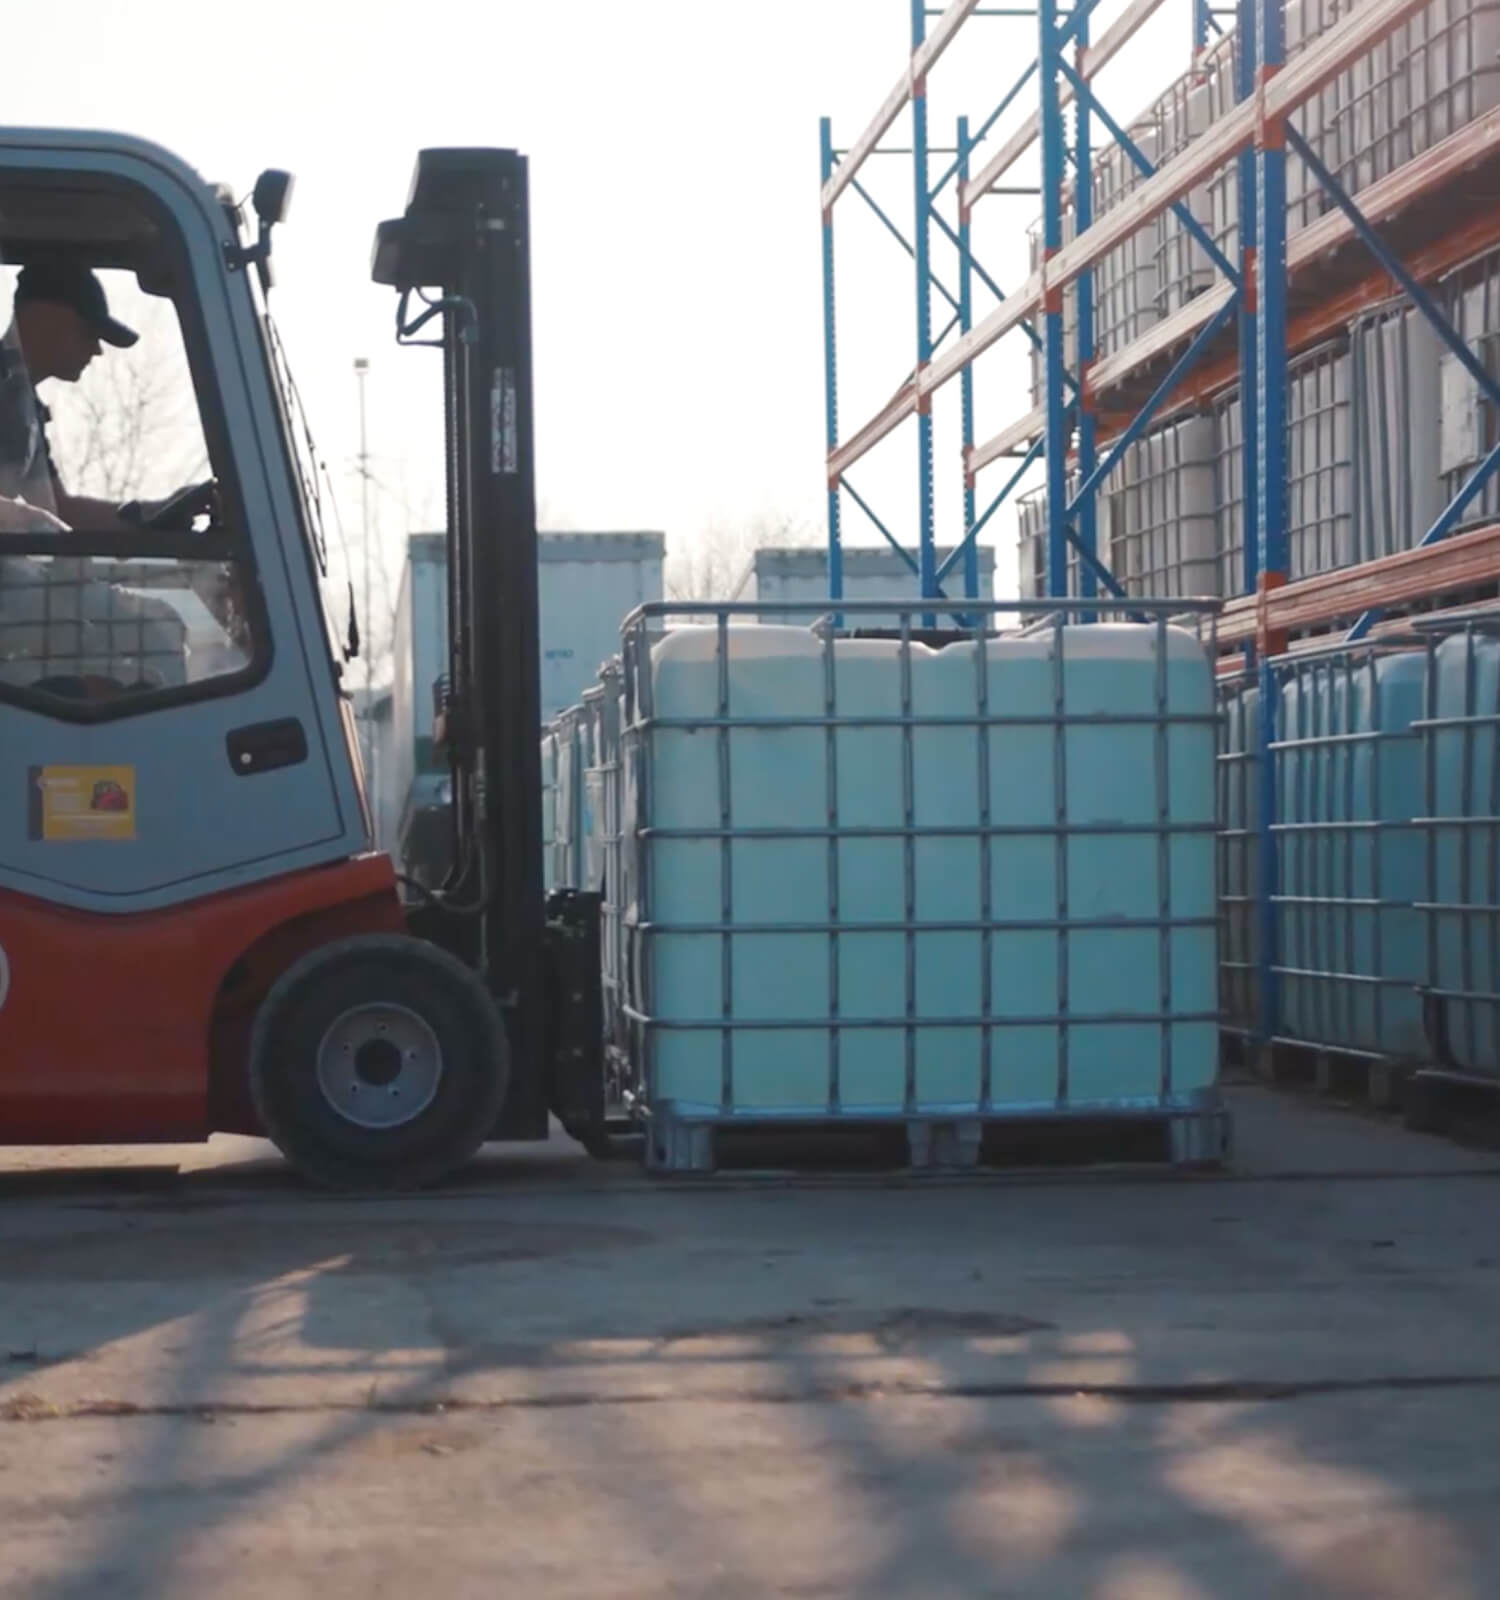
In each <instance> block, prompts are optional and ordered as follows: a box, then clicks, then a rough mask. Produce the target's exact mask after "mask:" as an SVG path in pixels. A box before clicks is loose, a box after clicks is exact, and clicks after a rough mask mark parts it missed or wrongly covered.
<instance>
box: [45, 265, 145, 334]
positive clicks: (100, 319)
mask: <svg viewBox="0 0 1500 1600" xmlns="http://www.w3.org/2000/svg"><path fill="white" fill-rule="evenodd" d="M23 300H52V301H55V302H57V303H58V304H59V305H65V306H71V307H72V308H73V310H74V311H76V312H77V313H78V315H79V316H80V317H82V318H83V320H84V322H85V323H86V324H87V325H88V326H89V327H90V328H92V329H93V331H94V332H95V333H96V334H97V335H98V336H99V337H100V338H101V339H102V340H103V341H104V342H105V343H106V344H112V345H114V346H115V347H116V349H119V350H128V349H129V348H130V347H131V345H133V344H134V343H135V342H136V340H137V339H138V338H140V335H139V334H138V333H137V332H136V331H135V329H134V328H127V327H126V326H125V324H124V323H123V322H117V321H116V320H115V318H113V317H112V316H110V314H109V301H108V300H107V299H106V298H105V295H104V285H103V284H101V283H100V282H99V279H98V278H97V277H96V276H95V275H94V274H93V273H92V272H91V271H89V269H88V268H87V267H81V266H76V265H74V264H73V263H71V262H67V261H33V262H31V263H30V264H29V265H27V266H25V267H22V268H21V271H20V274H19V276H18V277H17V279H16V303H17V304H18V305H19V304H20V303H21V302H22V301H23Z"/></svg>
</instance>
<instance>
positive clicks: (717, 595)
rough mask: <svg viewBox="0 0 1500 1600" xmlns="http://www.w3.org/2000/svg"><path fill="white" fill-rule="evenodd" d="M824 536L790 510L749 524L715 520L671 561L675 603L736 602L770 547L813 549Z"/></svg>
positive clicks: (669, 580) (669, 581) (668, 577)
mask: <svg viewBox="0 0 1500 1600" xmlns="http://www.w3.org/2000/svg"><path fill="white" fill-rule="evenodd" d="M821 538H822V532H821V530H820V529H819V528H817V527H815V526H814V525H813V524H812V523H810V522H807V521H805V520H802V519H799V518H796V517H792V516H789V515H787V514H786V513H784V512H763V513H761V514H759V515H757V516H753V517H750V518H748V519H747V520H746V521H744V522H733V523H729V522H714V523H710V524H709V526H708V527H706V528H704V529H703V530H702V531H701V532H700V533H699V534H698V536H697V537H696V538H694V539H691V540H689V541H687V542H686V543H685V544H684V545H682V546H679V547H678V548H676V549H674V550H673V551H672V552H671V554H670V555H669V556H668V557H667V570H666V573H665V588H666V594H667V598H668V599H669V600H705V601H711V600H721V601H722V600H731V599H733V598H734V595H735V592H736V590H737V588H738V587H739V585H740V583H741V581H742V580H743V579H744V577H745V575H746V573H747V572H748V570H749V567H750V563H751V562H752V561H753V560H754V559H755V552H756V551H757V550H759V549H761V548H762V547H764V546H767V545H771V546H787V545H792V546H798V547H801V546H807V547H811V546H813V545H815V544H817V543H818V542H819V540H820V539H821Z"/></svg>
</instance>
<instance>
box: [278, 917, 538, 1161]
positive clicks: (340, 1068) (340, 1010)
mask: <svg viewBox="0 0 1500 1600" xmlns="http://www.w3.org/2000/svg"><path fill="white" fill-rule="evenodd" d="M509 1083H510V1052H509V1046H508V1044H507V1040H506V1034H505V1026H504V1023H503V1021H502V1019H501V1016H500V1012H499V1009H498V1008H497V1007H496V1005H495V1003H494V1001H493V1000H492V999H491V997H490V994H489V991H488V990H487V989H486V988H485V986H484V984H483V983H482V982H481V981H480V979H479V978H478V977H477V976H476V975H475V974H474V973H473V972H472V971H471V970H470V969H469V968H468V967H466V966H464V964H463V963H462V962H461V961H458V960H456V959H455V958H454V957H453V956H450V955H449V954H448V953H447V952H446V951H444V950H440V949H439V948H438V947H437V946H436V945H431V944H427V943H426V942H424V941H423V940H421V939H412V938H406V937H403V936H401V935H399V934H369V935H362V936H359V937H356V938H351V939H340V940H337V941H335V942H334V943H332V944H328V945H324V946H323V947H321V948H320V949H317V950H314V951H312V952H311V953H310V954H308V955H306V956H304V957H303V958H302V959H301V960H300V961H297V962H296V963H294V964H293V965H292V966H291V967H289V968H288V969H287V971H286V972H284V973H283V974H282V975H281V977H280V978H279V979H277V981H276V983H275V984H273V985H272V987H271V991H270V993H269V994H268V995H267V996H266V999H265V1001H264V1003H263V1004H262V1006H261V1008H260V1011H259V1013H258V1015H257V1016H256V1019H255V1026H254V1029H253V1032H252V1035H251V1041H250V1092H251V1095H252V1097H253V1099H254V1102H255V1109H256V1112H257V1114H258V1115H259V1117H260V1121H261V1126H262V1127H263V1128H264V1130H265V1132H266V1136H267V1137H268V1138H269V1139H270V1140H271V1141H272V1142H273V1143H274V1144H275V1145H276V1147H277V1149H278V1150H280V1151H281V1153H282V1154H283V1155H284V1156H285V1157H286V1158H287V1160H288V1161H289V1162H291V1164H292V1165H293V1166H294V1167H296V1168H297V1170H298V1171H299V1172H301V1173H302V1174H303V1175H304V1176H305V1177H306V1178H308V1179H309V1180H311V1181H312V1182H313V1183H315V1184H317V1185H319V1186H320V1187H323V1188H328V1189H343V1190H363V1191H389V1190H398V1189H418V1188H424V1187H427V1186H429V1185H431V1184H434V1183H437V1182H440V1181H441V1180H442V1179H443V1178H445V1177H447V1176H448V1175H449V1174H450V1173H452V1172H453V1171H454V1170H455V1169H456V1168H458V1167H460V1166H462V1165H463V1163H464V1162H466V1161H467V1160H468V1159H469V1158H470V1157H471V1156H472V1155H474V1153H475V1152H476V1151H477V1150H478V1149H479V1147H480V1146H481V1145H482V1144H483V1143H484V1142H485V1141H486V1140H487V1139H489V1138H490V1137H492V1135H493V1132H494V1129H495V1124H496V1122H497V1120H498V1118H499V1115H500V1108H501V1106H502V1104H503V1103H504V1100H505V1094H506V1090H507V1088H508V1087H509Z"/></svg>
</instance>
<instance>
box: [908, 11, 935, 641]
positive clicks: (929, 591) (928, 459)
mask: <svg viewBox="0 0 1500 1600" xmlns="http://www.w3.org/2000/svg"><path fill="white" fill-rule="evenodd" d="M926 36H927V8H926V6H925V5H923V3H922V0H911V48H912V54H913V55H915V54H916V52H917V51H918V50H920V49H921V48H922V42H923V40H924V39H925V38H926ZM911 127H912V166H913V194H914V200H915V207H914V211H915V214H914V216H913V221H914V223H915V225H916V235H915V241H914V242H915V245H916V256H917V371H918V373H921V372H922V371H924V370H925V369H926V367H927V365H928V363H929V362H930V361H931V360H932V264H931V260H930V249H929V245H930V238H931V231H930V227H929V219H930V216H931V211H932V202H931V200H930V198H929V196H928V177H927V80H926V79H925V78H917V79H915V80H914V81H913V83H912V86H911ZM917 473H918V487H919V494H920V497H921V512H920V517H921V520H920V534H921V549H920V552H919V554H918V563H919V568H920V576H921V583H922V598H923V599H924V600H925V599H927V598H928V597H929V596H930V595H934V594H936V593H937V558H936V552H935V550H934V545H933V491H932V397H931V396H930V395H923V396H922V397H921V398H920V399H919V400H918V402H917ZM936 623H937V619H936V617H935V616H932V615H930V614H929V615H924V617H923V626H924V627H927V628H932V627H935V626H936Z"/></svg>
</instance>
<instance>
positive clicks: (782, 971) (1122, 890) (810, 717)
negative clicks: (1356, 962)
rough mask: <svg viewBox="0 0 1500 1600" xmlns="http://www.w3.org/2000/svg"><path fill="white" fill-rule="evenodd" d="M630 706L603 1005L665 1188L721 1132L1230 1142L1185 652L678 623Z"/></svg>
mask: <svg viewBox="0 0 1500 1600" xmlns="http://www.w3.org/2000/svg"><path fill="white" fill-rule="evenodd" d="M850 620H851V625H857V619H850ZM621 688H622V692H621V695H620V698H619V702H618V704H619V711H620V719H619V745H618V758H617V759H616V758H615V753H614V752H613V751H611V750H609V749H608V748H607V747H606V745H601V746H600V747H599V749H598V757H599V760H600V763H601V767H602V769H603V771H602V773H601V776H602V777H603V778H604V781H603V782H602V784H601V786H600V792H601V793H602V794H603V795H604V796H605V801H604V805H605V810H606V812H607V813H609V814H608V815H606V817H605V818H604V819H603V821H602V823H596V824H595V825H596V826H597V827H598V828H599V829H600V832H601V835H602V838H603V841H604V846H603V848H604V872H603V882H604V899H605V911H604V942H605V946H606V950H605V957H604V959H605V968H606V1006H607V1010H608V1011H609V1023H608V1033H609V1037H610V1039H611V1041H612V1043H613V1045H614V1046H615V1054H616V1055H617V1057H618V1058H619V1063H620V1064H621V1070H622V1072H623V1077H624V1081H625V1083H626V1085H627V1086H628V1087H629V1089H630V1091H631V1093H632V1095H633V1096H634V1099H635V1103H636V1104H637V1106H638V1107H640V1108H642V1109H644V1110H647V1111H649V1115H650V1122H651V1130H652V1131H651V1138H650V1141H649V1144H650V1159H651V1160H653V1161H654V1162H655V1163H657V1164H664V1165H669V1166H675V1165H695V1164H700V1163H701V1161H702V1160H703V1154H702V1149H701V1145H700V1144H699V1143H695V1141H696V1140H699V1139H700V1138H701V1135H702V1132H703V1130H704V1129H706V1128H708V1127H711V1126H713V1125H715V1124H722V1123H724V1122H726V1121H733V1120H735V1119H752V1120H756V1121H760V1120H764V1119H777V1118H780V1119H795V1120H799V1121H801V1120H820V1119H827V1118H840V1119H847V1118H851V1117H864V1118H878V1119H892V1120H904V1121H905V1122H906V1123H907V1125H908V1128H909V1130H910V1131H911V1133H912V1137H913V1139H914V1141H915V1140H918V1139H919V1138H920V1137H925V1135H924V1134H923V1132H922V1130H923V1129H928V1130H930V1129H931V1128H932V1127H933V1126H935V1125H938V1124H939V1123H943V1122H958V1123H961V1124H962V1125H963V1127H964V1129H965V1132H964V1133H963V1134H962V1135H960V1138H961V1140H971V1141H974V1142H976V1148H977V1138H978V1132H979V1128H980V1126H981V1124H982V1122H983V1120H985V1119H987V1118H993V1117H1000V1116H1006V1115H1023V1114H1024V1115H1059V1114H1082V1113H1111V1114H1116V1115H1131V1114H1154V1115H1161V1114H1163V1113H1164V1112H1165V1113H1167V1114H1169V1115H1171V1116H1172V1117H1173V1122H1174V1137H1175V1138H1176V1139H1177V1141H1178V1149H1179V1153H1181V1154H1189V1153H1191V1152H1193V1151H1200V1152H1201V1150H1202V1149H1203V1148H1207V1147H1208V1146H1212V1144H1213V1141H1215V1140H1217V1139H1218V1138H1220V1137H1221V1135H1222V1124H1221V1121H1220V1118H1221V1113H1220V1111H1219V1108H1218V1100H1217V1089H1216V1077H1217V1041H1218V1004H1217V997H1216V993H1215V986H1216V982H1217V977H1216V965H1217V963H1216V946H1217V929H1216V910H1215V881H1214V851H1215V833H1216V825H1215V817H1214V758H1215V741H1216V732H1215V730H1216V723H1217V717H1216V711H1215V706H1214V688H1213V682H1212V672H1211V668H1210V666H1209V661H1208V656H1207V653H1206V651H1205V649H1204V646H1203V644H1202V642H1201V641H1200V640H1199V638H1198V637H1197V635H1196V633H1195V631H1193V629H1192V628H1190V627H1184V626H1169V625H1167V624H1166V623H1165V621H1162V622H1160V623H1159V624H1157V623H1152V624H1143V623H1139V622H1122V623H1095V624H1091V625H1088V626H1080V625H1064V624H1063V623H1062V622H1061V620H1059V619H1056V618H1053V619H1050V620H1048V621H1047V622H1046V623H1044V624H1038V625H1035V626H1034V627H1033V628H1032V629H1031V630H1029V631H1028V630H1024V629H1014V630H1012V631H1008V632H1001V633H995V632H989V633H984V632H980V633H979V634H978V635H970V636H967V637H963V638H958V639H955V641H954V642H952V643H949V644H946V645H943V646H942V647H941V648H936V647H933V646H930V645H927V644H924V643H919V642H915V641H913V640H911V639H910V638H907V639H905V640H903V639H900V638H894V639H893V638H857V637H846V636H835V635H833V634H832V633H830V632H828V631H826V630H824V631H822V632H818V631H814V630H813V629H809V628H803V627H796V626H775V625H766V624H761V625H751V626H741V625H738V624H735V625H730V624H728V623H727V622H726V623H725V624H724V625H723V626H712V625H704V626H681V627H676V626H674V627H672V628H670V629H669V630H668V631H667V632H666V633H665V634H664V635H663V636H661V637H659V638H657V639H655V640H654V641H653V640H648V638H647V636H646V635H645V634H644V633H643V632H639V631H635V632H632V633H631V634H630V635H629V636H628V637H627V640H626V650H625V655H624V676H623V683H622V686H621ZM611 773H613V774H615V775H616V779H615V780H611V778H610V774H611ZM1205 1141H1207V1142H1208V1143H1207V1145H1205Z"/></svg>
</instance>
